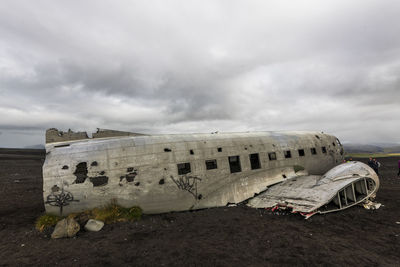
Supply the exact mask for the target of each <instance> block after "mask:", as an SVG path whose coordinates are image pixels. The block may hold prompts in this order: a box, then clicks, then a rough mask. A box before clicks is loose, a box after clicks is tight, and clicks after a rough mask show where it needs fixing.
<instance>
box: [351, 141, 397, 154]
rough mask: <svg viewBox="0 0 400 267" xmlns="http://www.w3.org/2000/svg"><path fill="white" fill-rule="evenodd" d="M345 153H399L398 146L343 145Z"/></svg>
mask: <svg viewBox="0 0 400 267" xmlns="http://www.w3.org/2000/svg"><path fill="white" fill-rule="evenodd" d="M343 148H344V151H345V152H346V153H400V145H398V144H391V145H388V144H382V145H376V144H352V143H348V144H343Z"/></svg>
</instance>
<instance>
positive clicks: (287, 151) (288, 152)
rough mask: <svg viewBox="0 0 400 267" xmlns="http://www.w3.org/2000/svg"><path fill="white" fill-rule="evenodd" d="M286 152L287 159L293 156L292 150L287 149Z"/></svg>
mask: <svg viewBox="0 0 400 267" xmlns="http://www.w3.org/2000/svg"><path fill="white" fill-rule="evenodd" d="M284 154H285V159H290V158H291V157H292V153H290V150H286V151H285V152H284Z"/></svg>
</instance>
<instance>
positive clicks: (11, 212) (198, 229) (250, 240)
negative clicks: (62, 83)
mask: <svg viewBox="0 0 400 267" xmlns="http://www.w3.org/2000/svg"><path fill="white" fill-rule="evenodd" d="M44 156H45V155H44V151H40V150H5V149H3V150H0V265H1V266H21V265H35V266H37V265H39V266H42V265H46V266H47V265H59V266H81V265H86V266H94V265H100V266H101V265H112V266H155V265H157V266H160V265H161V266H183V265H184V266H339V265H340V266H400V224H396V222H399V221H400V178H397V161H398V160H399V158H396V157H388V158H380V159H379V161H380V162H381V163H382V167H381V168H380V179H381V188H380V190H379V191H378V194H377V198H376V201H377V202H379V203H381V204H383V206H382V207H381V208H380V209H378V210H366V209H364V208H363V207H360V206H355V207H351V208H349V209H347V210H344V211H341V212H335V213H330V214H325V215H315V216H313V217H311V218H310V219H308V220H305V219H303V217H301V216H300V215H296V214H288V215H282V214H279V215H278V214H276V213H272V212H271V211H267V210H263V209H252V208H248V207H246V206H244V205H239V206H237V207H221V208H213V209H205V210H199V211H192V212H176V213H168V214H160V215H145V216H143V218H142V220H140V221H138V222H134V223H128V222H127V223H116V224H112V225H106V226H105V227H104V228H103V229H102V230H101V231H100V232H97V233H93V232H79V233H78V235H77V236H76V237H75V238H71V239H59V240H52V239H50V238H49V237H48V233H47V235H46V234H43V233H39V232H38V231H36V230H35V228H34V222H35V220H36V219H37V218H38V217H39V216H40V215H42V214H43V212H44V207H43V199H42V164H43V162H44ZM355 160H356V159H355ZM359 160H360V161H364V162H365V159H359Z"/></svg>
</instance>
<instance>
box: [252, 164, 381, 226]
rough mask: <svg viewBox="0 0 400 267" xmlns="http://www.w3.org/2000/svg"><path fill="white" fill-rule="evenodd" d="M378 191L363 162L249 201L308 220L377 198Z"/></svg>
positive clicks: (299, 179) (294, 182) (372, 174)
mask: <svg viewBox="0 0 400 267" xmlns="http://www.w3.org/2000/svg"><path fill="white" fill-rule="evenodd" d="M378 188H379V178H378V176H377V175H376V173H375V172H374V171H373V170H372V169H371V168H370V167H369V166H368V165H366V164H364V163H362V162H356V161H353V162H349V163H343V164H341V165H338V166H336V167H334V168H333V169H331V170H330V171H328V172H327V173H325V174H324V175H323V176H318V175H309V176H297V177H293V178H291V179H288V180H285V181H284V182H282V183H280V184H276V185H273V186H271V187H270V188H268V189H267V190H266V191H265V192H264V193H261V194H260V195H258V196H256V197H254V198H253V199H251V200H249V202H248V204H247V205H248V206H250V207H254V208H277V207H278V208H284V209H286V208H288V209H291V210H292V212H300V213H301V214H302V215H304V216H305V217H306V218H309V217H311V216H312V215H314V214H316V213H328V212H333V211H338V210H342V209H346V208H349V207H351V206H354V205H356V204H358V203H361V202H363V201H365V200H366V199H368V198H374V197H375V193H376V191H377V190H378Z"/></svg>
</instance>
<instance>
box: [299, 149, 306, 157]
mask: <svg viewBox="0 0 400 267" xmlns="http://www.w3.org/2000/svg"><path fill="white" fill-rule="evenodd" d="M298 151H299V156H300V157H304V156H305V153H304V149H299V150H298Z"/></svg>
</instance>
